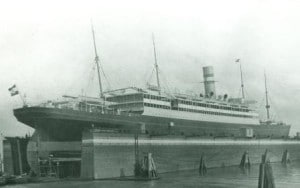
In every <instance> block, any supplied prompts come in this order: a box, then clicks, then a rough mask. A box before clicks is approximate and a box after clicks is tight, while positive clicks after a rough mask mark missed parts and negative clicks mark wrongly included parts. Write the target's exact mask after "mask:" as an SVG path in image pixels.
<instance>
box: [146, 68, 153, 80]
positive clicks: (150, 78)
mask: <svg viewBox="0 0 300 188" xmlns="http://www.w3.org/2000/svg"><path fill="white" fill-rule="evenodd" d="M154 70H155V68H154V67H153V68H152V72H151V74H150V77H149V79H148V81H147V82H148V83H150V82H151V80H152V76H153V72H154Z"/></svg>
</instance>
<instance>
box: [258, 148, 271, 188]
mask: <svg viewBox="0 0 300 188" xmlns="http://www.w3.org/2000/svg"><path fill="white" fill-rule="evenodd" d="M258 188H275V182H274V176H273V170H272V166H271V163H270V158H269V154H268V150H266V152H265V154H263V155H262V159H261V164H260V165H259V177H258Z"/></svg>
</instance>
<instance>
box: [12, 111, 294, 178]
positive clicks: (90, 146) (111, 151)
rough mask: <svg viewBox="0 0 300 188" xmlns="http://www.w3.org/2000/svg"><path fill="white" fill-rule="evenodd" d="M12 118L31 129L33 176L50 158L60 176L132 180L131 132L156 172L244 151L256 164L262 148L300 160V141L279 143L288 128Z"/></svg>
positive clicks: (230, 158)
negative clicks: (151, 159) (249, 131)
mask: <svg viewBox="0 0 300 188" xmlns="http://www.w3.org/2000/svg"><path fill="white" fill-rule="evenodd" d="M14 114H15V116H16V117H17V119H18V120H19V121H20V122H22V123H25V124H27V125H29V126H31V127H33V128H35V133H34V135H33V136H32V138H31V140H30V142H29V144H28V147H27V157H28V163H29V164H30V166H31V169H32V171H33V172H35V173H36V174H43V173H44V174H45V173H47V172H49V170H47V168H48V167H47V165H46V166H45V165H44V166H43V163H41V161H43V160H44V161H46V160H50V159H49V156H52V157H53V158H51V161H52V162H53V164H52V168H54V167H53V166H56V168H57V169H56V172H58V173H59V175H58V176H59V177H69V176H73V177H81V178H84V179H105V178H114V177H119V176H120V172H122V174H124V173H125V175H126V176H131V175H133V172H134V169H133V168H134V163H135V160H136V156H135V155H134V153H135V151H134V148H135V147H134V135H136V134H139V135H140V136H139V153H140V155H141V156H142V155H143V154H144V153H147V152H151V153H153V157H154V161H155V162H156V164H157V168H158V172H159V173H163V172H172V171H179V170H189V169H196V168H198V165H199V164H198V163H199V160H200V157H201V155H205V157H206V158H207V166H208V167H220V166H222V165H223V166H224V165H225V166H231V165H237V164H239V162H240V159H241V156H242V154H243V152H245V151H246V150H247V151H249V153H250V156H251V161H253V163H258V162H259V161H260V159H261V154H262V153H263V152H264V151H265V150H266V149H268V150H270V151H271V155H272V161H274V162H275V161H280V160H281V156H282V153H283V151H285V150H286V149H287V150H289V152H290V156H291V159H292V160H295V159H298V158H299V156H300V150H299V146H300V142H298V141H291V140H283V138H285V137H287V136H288V133H289V129H290V127H289V126H278V125H276V126H275V125H274V126H273V125H272V126H271V125H264V126H262V125H261V126H260V125H247V124H243V125H240V124H224V123H223V124H220V123H211V122H199V121H198V122H194V121H187V120H180V119H169V118H157V117H151V116H143V115H129V114H128V115H115V114H100V113H89V112H81V111H75V110H66V109H56V108H41V107H30V108H21V109H16V110H14ZM170 122H172V123H173V124H174V125H173V126H170ZM244 128H251V129H253V132H254V135H255V137H256V138H252V139H245V137H244V139H243V138H242V137H243V136H242V132H241V129H244ZM267 137H268V138H267ZM263 138H264V139H263ZM266 138H267V139H266ZM274 138H277V139H274ZM279 138H281V139H279ZM297 157H298V158H297ZM48 163H49V162H48ZM48 163H45V164H48ZM74 169H77V170H76V172H74ZM53 171H55V170H53Z"/></svg>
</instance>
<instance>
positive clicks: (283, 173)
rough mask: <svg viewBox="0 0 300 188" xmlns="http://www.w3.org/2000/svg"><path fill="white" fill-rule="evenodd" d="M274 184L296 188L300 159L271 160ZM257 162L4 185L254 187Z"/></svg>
mask: <svg viewBox="0 0 300 188" xmlns="http://www.w3.org/2000/svg"><path fill="white" fill-rule="evenodd" d="M272 169H273V174H274V178H275V184H276V187H277V188H281V187H283V188H298V187H300V161H292V163H291V164H287V165H283V164H281V163H272ZM258 172H259V165H252V166H251V168H250V169H249V170H242V169H240V168H239V167H237V166H232V167H220V168H212V169H208V171H207V174H206V175H205V176H200V175H199V173H198V171H197V170H191V171H182V172H176V173H163V174H160V177H161V178H160V179H159V180H153V181H121V180H98V181H77V180H65V181H60V182H48V183H30V184H20V185H7V186H4V187H10V188H48V187H51V188H80V187H84V188H99V187H110V188H121V187H130V188H140V187H149V188H150V187H151V188H156V187H159V188H160V187H167V188H181V187H209V188H234V187H246V188H257V186H258V176H259V173H258Z"/></svg>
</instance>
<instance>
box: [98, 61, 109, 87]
mask: <svg viewBox="0 0 300 188" xmlns="http://www.w3.org/2000/svg"><path fill="white" fill-rule="evenodd" d="M100 69H101V72H102V73H103V76H104V78H105V80H106V82H107V85H108V88H109V90H110V89H111V84H110V82H109V79H108V77H107V76H106V74H105V72H104V68H103V66H102V64H101V63H100Z"/></svg>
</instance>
